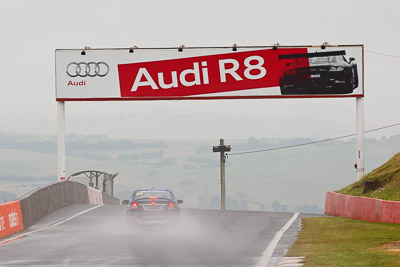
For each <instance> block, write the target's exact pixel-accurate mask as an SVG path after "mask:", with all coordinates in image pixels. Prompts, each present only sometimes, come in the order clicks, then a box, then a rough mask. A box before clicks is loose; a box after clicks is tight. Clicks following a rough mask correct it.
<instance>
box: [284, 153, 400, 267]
mask: <svg viewBox="0 0 400 267" xmlns="http://www.w3.org/2000/svg"><path fill="white" fill-rule="evenodd" d="M338 193H341V194H346V195H354V196H364V197H372V198H379V199H385V200H396V201H400V153H398V154H396V155H394V156H393V158H391V159H390V160H389V161H388V162H386V163H385V164H383V165H382V166H380V167H379V168H377V169H375V170H373V171H372V172H371V173H369V174H367V175H365V176H364V177H363V178H362V179H361V180H360V181H358V182H356V183H354V184H351V185H349V186H347V187H345V188H343V189H341V190H339V191H338ZM302 222H303V229H302V230H301V232H300V233H299V235H298V237H297V239H296V242H295V244H294V245H293V246H292V247H291V248H290V250H289V252H288V254H287V256H305V265H304V266H373V267H381V266H385V267H386V266H400V241H399V240H400V225H399V224H388V223H368V222H364V221H356V220H350V219H347V218H339V217H325V218H305V219H303V221H302Z"/></svg>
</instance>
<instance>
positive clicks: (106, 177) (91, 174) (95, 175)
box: [66, 170, 118, 196]
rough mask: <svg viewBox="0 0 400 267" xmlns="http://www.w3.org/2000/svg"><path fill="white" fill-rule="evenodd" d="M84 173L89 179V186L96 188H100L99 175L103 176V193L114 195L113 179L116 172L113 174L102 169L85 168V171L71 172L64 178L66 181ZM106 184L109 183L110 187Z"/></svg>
mask: <svg viewBox="0 0 400 267" xmlns="http://www.w3.org/2000/svg"><path fill="white" fill-rule="evenodd" d="M82 174H83V175H85V176H86V177H87V178H88V179H89V186H90V187H94V188H96V189H100V187H99V184H100V183H99V178H100V179H101V176H103V177H102V178H103V181H102V183H101V184H102V189H101V190H102V191H103V192H105V193H108V194H109V195H111V196H113V195H114V179H115V177H117V175H118V173H114V174H109V173H106V172H103V171H96V170H86V171H80V172H76V173H74V174H71V175H70V176H69V177H68V178H67V179H66V180H67V181H68V180H69V179H71V178H72V177H77V176H80V175H82ZM93 179H95V182H96V186H94V185H95V184H94V183H93ZM107 184H109V185H110V187H108V186H107Z"/></svg>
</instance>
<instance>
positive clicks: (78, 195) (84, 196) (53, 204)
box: [19, 181, 89, 228]
mask: <svg viewBox="0 0 400 267" xmlns="http://www.w3.org/2000/svg"><path fill="white" fill-rule="evenodd" d="M19 201H20V203H21V212H22V219H23V222H24V228H28V227H29V226H31V225H32V224H34V223H35V222H37V221H39V220H40V219H41V218H43V217H44V216H46V215H47V214H49V213H51V212H53V211H55V210H57V209H60V208H63V207H66V206H69V205H73V204H89V196H88V188H87V186H86V185H84V184H80V183H77V182H70V181H66V182H61V183H54V184H50V185H48V186H46V187H43V188H38V189H36V190H34V191H31V192H29V193H28V194H26V195H24V196H22V197H21V198H20V199H19Z"/></svg>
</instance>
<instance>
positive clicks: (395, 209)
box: [325, 191, 400, 223]
mask: <svg viewBox="0 0 400 267" xmlns="http://www.w3.org/2000/svg"><path fill="white" fill-rule="evenodd" d="M325 214H327V215H334V216H343V217H347V218H350V219H354V220H363V221H367V222H385V223H400V202H399V201H389V200H381V199H375V198H368V197H357V196H350V195H343V194H339V193H336V192H333V191H331V192H328V193H326V199H325Z"/></svg>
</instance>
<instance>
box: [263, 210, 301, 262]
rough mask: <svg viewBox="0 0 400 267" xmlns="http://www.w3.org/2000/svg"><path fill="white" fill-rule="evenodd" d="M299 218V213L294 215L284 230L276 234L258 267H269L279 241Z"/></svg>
mask: <svg viewBox="0 0 400 267" xmlns="http://www.w3.org/2000/svg"><path fill="white" fill-rule="evenodd" d="M297 217H299V213H295V214H293V216H292V218H291V219H290V220H289V221H288V222H287V223H286V224H285V226H283V228H282V229H280V230H279V231H278V232H277V233H276V234H275V237H274V239H272V241H271V243H269V245H268V247H267V248H266V249H265V251H264V253H263V256H262V257H261V258H260V260H259V261H258V262H257V264H256V267H266V266H268V263H269V261H270V260H271V257H272V253H274V250H275V248H276V246H277V245H278V243H279V240H281V238H282V236H283V234H284V233H285V232H286V230H287V229H289V227H290V226H291V225H292V224H293V223H294V221H296V219H297Z"/></svg>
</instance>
